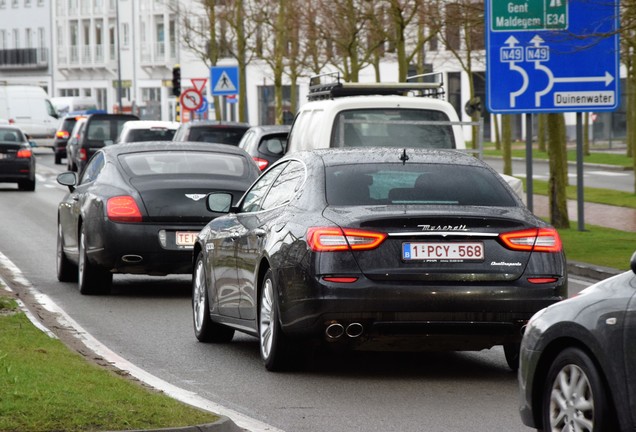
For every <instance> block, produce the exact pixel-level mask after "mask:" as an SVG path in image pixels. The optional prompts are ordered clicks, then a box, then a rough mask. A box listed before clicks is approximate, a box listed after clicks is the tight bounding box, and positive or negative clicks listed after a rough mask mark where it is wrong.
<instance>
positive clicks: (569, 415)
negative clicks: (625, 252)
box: [518, 253, 636, 432]
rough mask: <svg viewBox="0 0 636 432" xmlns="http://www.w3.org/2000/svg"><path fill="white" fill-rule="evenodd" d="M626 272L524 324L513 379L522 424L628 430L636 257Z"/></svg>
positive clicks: (635, 409)
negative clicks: (517, 367)
mask: <svg viewBox="0 0 636 432" xmlns="http://www.w3.org/2000/svg"><path fill="white" fill-rule="evenodd" d="M630 266H631V271H627V272H624V273H622V274H620V275H617V276H614V277H612V278H609V279H605V280H603V281H601V282H598V283H597V284H595V285H592V286H591V287H589V288H586V289H584V290H583V291H581V292H580V293H579V294H578V295H576V296H575V297H573V298H571V299H568V300H566V301H563V302H560V303H558V304H555V305H552V306H550V307H548V308H546V309H543V310H541V311H539V312H538V313H537V314H536V315H534V316H533V317H532V319H531V320H530V322H529V323H528V326H527V327H526V331H525V334H524V336H523V340H522V344H521V358H520V366H519V375H518V376H519V384H520V385H519V391H520V395H521V409H520V411H521V418H522V420H523V422H524V423H525V424H526V425H528V426H531V427H535V428H539V429H541V430H545V431H555V430H559V431H561V430H562V431H587V432H592V431H595V432H605V431H625V432H627V431H632V432H633V431H634V430H636V369H635V368H634V365H636V342H635V341H636V253H634V254H633V255H632V258H631V262H630Z"/></svg>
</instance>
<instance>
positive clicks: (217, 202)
mask: <svg viewBox="0 0 636 432" xmlns="http://www.w3.org/2000/svg"><path fill="white" fill-rule="evenodd" d="M205 206H206V208H207V209H208V210H209V211H211V212H214V213H229V212H230V209H231V208H232V194H231V193H227V192H212V193H210V194H208V196H206V197H205Z"/></svg>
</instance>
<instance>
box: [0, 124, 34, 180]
mask: <svg viewBox="0 0 636 432" xmlns="http://www.w3.org/2000/svg"><path fill="white" fill-rule="evenodd" d="M35 145H36V144H35V143H34V142H32V141H29V138H28V137H27V135H25V134H24V133H23V132H22V130H21V129H20V128H18V127H15V126H10V125H0V183H17V184H18V188H19V189H20V190H24V191H34V190H35V156H34V155H33V151H32V150H31V147H35Z"/></svg>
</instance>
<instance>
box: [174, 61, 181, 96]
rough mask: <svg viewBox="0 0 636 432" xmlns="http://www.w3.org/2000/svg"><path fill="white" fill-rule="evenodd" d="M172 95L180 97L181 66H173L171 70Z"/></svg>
mask: <svg viewBox="0 0 636 432" xmlns="http://www.w3.org/2000/svg"><path fill="white" fill-rule="evenodd" d="M172 94H173V95H174V96H176V97H179V96H181V66H179V65H174V67H173V68H172Z"/></svg>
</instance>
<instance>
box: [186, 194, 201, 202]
mask: <svg viewBox="0 0 636 432" xmlns="http://www.w3.org/2000/svg"><path fill="white" fill-rule="evenodd" d="M185 196H186V197H188V198H190V199H191V200H192V201H199V200H201V199H203V198H205V194H185Z"/></svg>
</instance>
